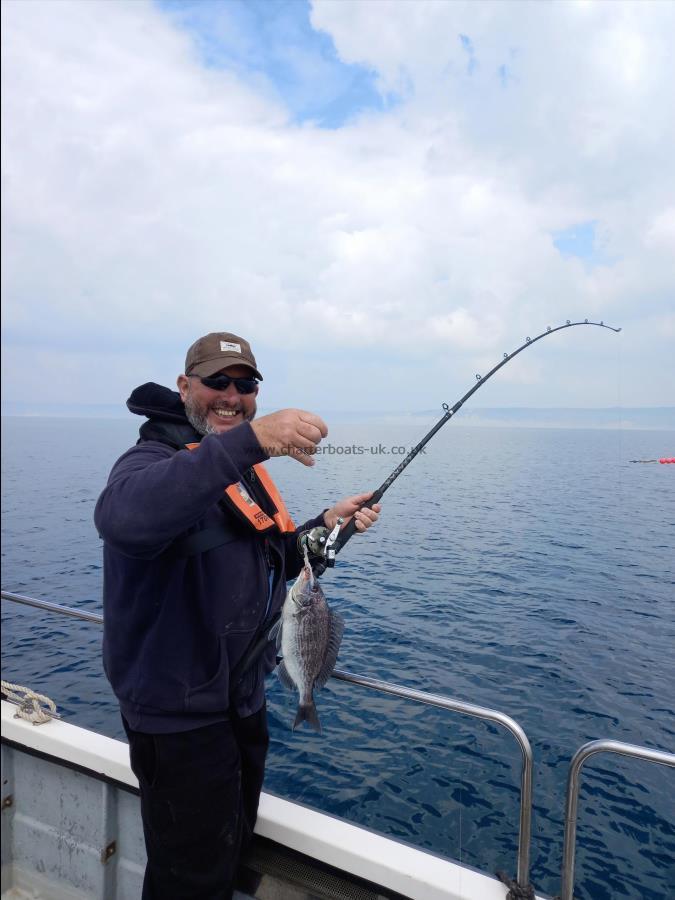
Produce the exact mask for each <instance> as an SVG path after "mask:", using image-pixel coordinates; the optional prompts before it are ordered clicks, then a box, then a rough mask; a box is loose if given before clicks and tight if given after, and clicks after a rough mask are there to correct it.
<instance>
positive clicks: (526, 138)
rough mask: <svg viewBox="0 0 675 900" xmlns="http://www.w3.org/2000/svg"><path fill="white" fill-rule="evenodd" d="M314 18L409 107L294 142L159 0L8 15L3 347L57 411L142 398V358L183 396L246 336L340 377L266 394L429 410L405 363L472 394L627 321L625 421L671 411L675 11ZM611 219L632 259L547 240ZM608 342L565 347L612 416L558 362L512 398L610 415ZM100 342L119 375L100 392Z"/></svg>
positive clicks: (613, 8) (307, 131) (408, 8)
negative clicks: (497, 373) (530, 337)
mask: <svg viewBox="0 0 675 900" xmlns="http://www.w3.org/2000/svg"><path fill="white" fill-rule="evenodd" d="M223 8H224V13H223V14H225V10H226V5H224V6H223ZM312 22H313V24H314V26H315V27H316V28H320V29H322V30H324V31H325V32H327V33H328V34H330V35H331V36H332V38H333V39H334V41H335V45H336V48H337V50H338V52H339V54H340V56H341V58H342V59H344V60H345V61H346V62H350V63H351V62H359V63H364V64H366V65H368V66H370V67H372V68H373V69H375V70H376V71H377V73H378V78H379V81H380V84H381V86H382V90H383V91H391V90H393V91H397V92H399V93H400V94H401V97H402V101H401V103H400V104H399V105H398V106H397V107H395V108H393V109H391V110H389V111H388V112H387V113H380V112H378V113H367V114H366V113H364V114H362V115H361V116H360V117H357V118H356V119H355V120H354V121H353V122H352V123H351V124H349V125H346V126H344V127H342V128H340V129H335V130H330V131H329V130H321V129H318V128H316V127H314V126H312V125H311V124H304V125H299V126H298V125H294V124H292V123H291V122H290V121H289V116H288V114H287V112H286V111H285V110H284V109H283V108H282V107H281V105H280V101H278V100H275V99H273V94H272V92H270V91H268V90H264V91H263V90H261V91H260V92H259V93H256V91H255V89H254V88H253V87H252V86H251V85H250V84H249V85H246V84H244V83H243V82H241V81H239V80H237V78H236V77H235V76H234V75H232V74H228V73H226V72H224V71H222V70H215V69H207V68H204V66H203V65H202V64H201V62H200V60H199V58H198V57H197V55H196V52H195V50H194V48H193V45H192V44H191V41H190V38H189V36H188V35H187V34H185V33H183V32H179V31H177V30H176V29H175V28H174V27H173V26H172V25H171V23H170V21H169V20H168V19H167V18H166V17H164V16H163V15H162V13H161V12H160V11H159V10H158V9H157V8H156V7H154V6H152V5H151V4H150V3H145V2H134V3H112V2H105V0H102V2H100V0H88V2H87V3H82V2H76V0H75V2H66V0H63V2H62V0H47V2H39V0H33V2H31V3H23V2H13V0H9V2H6V3H5V4H3V32H4V35H5V37H4V39H3V40H4V47H3V67H4V77H3V84H4V87H3V94H4V102H3V124H4V128H3V142H4V150H3V185H4V188H5V189H4V191H3V198H4V200H3V202H4V226H5V249H6V261H5V266H4V269H3V282H4V289H3V291H4V294H5V298H6V303H5V328H6V336H7V341H8V342H9V343H10V344H12V345H14V346H19V347H24V346H26V347H28V346H29V347H31V348H32V349H31V352H32V353H33V360H34V362H33V365H34V368H35V370H36V372H37V371H39V370H40V368H41V367H43V368H44V369H45V371H46V370H47V368H49V371H50V376H51V377H50V380H49V385H48V387H47V388H46V389H45V390H44V391H43V399H44V400H45V401H46V400H47V399H49V397H53V399H61V393H62V392H64V391H66V392H68V393H69V394H71V396H72V397H73V398H74V399H82V400H83V401H97V400H101V401H105V402H110V401H112V400H115V399H118V398H119V399H120V400H121V399H122V396H121V392H122V391H123V390H126V389H127V388H128V385H127V383H126V381H122V375H121V374H120V373H122V372H123V373H124V377H125V378H126V377H129V372H128V370H129V366H130V365H132V363H133V365H134V366H136V365H137V360H138V357H139V354H141V355H142V354H143V353H145V354H146V355H147V359H148V365H147V366H146V367H145V368H146V371H144V372H143V374H142V375H140V373H139V375H140V377H139V381H142V380H145V379H147V378H148V377H152V375H148V374H147V372H148V371H152V370H153V367H154V369H155V370H156V371H157V372H158V373H160V374H158V376H157V378H158V380H161V377H162V376H163V374H164V372H165V371H167V370H168V371H173V372H177V371H178V366H179V365H180V361H181V359H182V349H183V348H184V347H185V346H187V344H189V343H190V342H191V341H192V340H193V338H194V337H195V336H197V335H198V334H199V333H202V332H205V331H210V330H213V329H214V328H218V327H222V328H228V329H233V330H238V331H241V332H243V333H245V334H247V335H248V336H250V337H251V339H252V340H253V341H254V343H255V345H256V346H257V347H258V348H262V355H263V357H265V356H266V357H267V359H268V361H269V362H268V370H270V371H271V372H272V373H274V372H276V371H279V372H283V371H285V363H284V362H283V360H282V356H284V355H286V354H293V355H294V356H298V355H299V356H303V354H309V356H308V357H307V358H308V360H311V361H312V367H313V368H312V370H313V371H314V369H315V367H316V361H320V372H321V376H322V377H321V378H312V379H308V380H307V381H306V382H305V383H303V384H301V385H298V386H297V388H296V390H297V393H296V394H295V395H294V396H292V397H289V396H282V395H281V392H280V391H279V390H277V391H276V392H275V386H274V379H269V381H270V382H271V383H269V384H268V379H266V390H267V391H268V392H269V393H268V395H267V398H268V399H269V400H270V401H271V402H273V403H275V404H280V403H284V402H286V403H290V402H292V403H294V404H295V403H297V404H299V405H300V404H304V405H311V404H313V403H314V404H315V403H322V404H324V405H328V407H329V408H330V407H333V408H335V407H340V406H343V407H344V406H346V405H349V404H350V403H358V404H361V405H363V406H367V405H369V404H373V405H375V406H392V407H394V406H395V407H397V408H401V407H402V406H403V407H404V406H406V405H409V406H415V405H419V402H420V398H419V396H417V394H416V391H415V386H414V385H413V384H412V383H411V380H410V378H409V377H408V374H407V371H406V370H405V369H401V371H400V373H397V372H395V371H393V369H395V368H396V366H397V364H398V361H399V360H402V359H403V360H405V362H406V364H414V366H415V367H416V368H417V369H418V371H419V372H420V374H421V375H423V374H424V372H425V371H431V370H432V368H433V365H432V362H431V360H432V359H433V358H434V357H437V358H438V359H441V360H442V359H444V358H445V357H446V356H447V357H448V359H451V360H452V361H451V362H449V363H448V366H449V368H448V369H447V370H446V374H447V377H448V378H450V379H453V378H454V379H456V383H457V386H458V388H460V389H461V388H463V387H465V386H468V385H467V383H466V382H467V380H468V381H470V380H471V378H472V377H473V374H472V373H473V372H474V371H481V369H483V370H484V369H485V368H486V367H489V366H486V365H485V362H484V361H485V360H486V359H487V358H490V357H491V356H492V354H493V353H494V354H495V356H494V360H493V364H494V362H496V361H497V360H498V358H499V356H500V354H501V352H502V351H503V350H513V349H514V347H515V345H517V344H518V343H519V342H520V341H521V340H522V339H523V338H524V336H525V334H527V333H530V332H536V331H537V330H542V329H543V328H545V326H546V325H547V324H551V325H555V324H559V323H560V322H561V321H563V320H564V319H566V318H576V317H581V318H584V317H586V316H597V317H598V318H603V319H605V320H607V321H610V320H616V322H617V324H620V325H624V326H626V327H627V335H625V336H624V338H623V340H624V347H625V345H626V343H627V344H628V349H627V351H626V350H625V357H624V359H625V361H626V365H627V366H628V367H629V369H630V379H625V380H630V383H631V384H632V385H634V387H631V389H630V390H631V393H630V396H626V397H625V402H626V403H627V404H630V403H635V404H639V403H644V404H647V405H649V404H652V403H653V404H658V403H664V402H671V398H670V396H669V393H670V392H669V391H668V390H667V389H666V388H665V387H664V388H663V391H662V393H658V392H655V390H654V386H653V385H654V380H653V379H651V378H650V377H648V374H644V371H643V370H644V369H645V367H649V366H654V365H659V366H661V368H663V366H664V365H670V366H671V371H672V362H668V361H669V360H670V352H669V349H668V348H667V347H666V344H665V339H664V338H663V333H661V334H655V335H654V343H653V345H652V348H651V353H650V355H649V357H645V356H644V351H643V350H642V349H639V348H638V347H635V348H633V347H632V345H631V344H630V334H631V326H634V327H635V328H636V333H637V332H638V329H637V324H638V323H639V322H640V320H641V319H642V318H643V317H645V316H651V317H653V318H652V320H653V321H655V320H656V319H658V317H665V316H667V315H668V314H669V312H670V311H672V305H673V292H674V284H673V282H674V280H675V279H674V278H673V268H672V246H673V245H672V240H673V230H674V226H673V206H672V203H673V195H674V187H675V185H674V176H673V171H672V163H671V156H672V154H673V143H674V142H673V129H674V126H673V117H672V116H670V115H668V109H669V102H670V96H669V94H670V85H672V83H673V82H674V81H675V62H674V61H673V59H672V57H671V54H670V53H669V49H668V43H667V42H668V35H669V33H672V26H673V24H675V7H673V6H672V5H671V4H659V3H644V2H643V3H637V4H618V3H614V4H605V3H597V4H595V3H591V4H573V3H566V4H552V5H551V4H547V5H539V4H511V3H501V2H500V3H480V4H478V3H459V2H453V3H442V2H432V3H425V2H422V0H415V2H400V0H396V2H392V3H385V2H382V0H378V2H363V3H357V2H352V3H349V4H345V3H342V2H333V0H321V2H316V3H314V4H313V8H312ZM460 35H466V36H467V37H468V38H469V39H470V41H471V45H472V47H473V57H472V58H473V59H474V60H475V66H474V67H473V69H472V73H471V74H469V62H470V58H469V55H468V53H467V50H466V49H465V47H464V46H463V44H462V41H461V40H460ZM592 220H594V221H597V222H598V233H600V234H602V235H603V259H605V260H608V262H605V263H603V264H600V265H596V266H595V267H589V266H588V265H586V264H585V263H583V262H581V261H580V260H577V259H574V258H572V259H565V258H563V257H562V256H561V255H560V254H559V253H558V251H557V250H556V249H555V247H554V246H553V242H552V238H551V233H552V232H554V231H556V230H561V229H565V228H568V227H570V226H572V225H574V224H576V223H578V222H584V221H592ZM652 320H650V321H652ZM605 338H607V341H609V335H606V334H600V333H599V332H598V334H597V335H596V337H595V339H594V340H593V341H591V342H590V343H588V342H586V341H585V340H583V341H580V342H579V343H578V344H577V343H575V342H570V341H567V342H566V343H565V348H566V350H568V351H569V353H570V357H569V359H570V364H571V365H576V366H585V367H587V368H588V373H589V379H588V383H592V384H594V390H595V394H594V395H593V396H590V395H589V393H588V391H582V390H581V389H577V388H576V387H574V388H571V387H570V388H566V385H565V382H564V379H563V380H561V379H560V377H559V375H556V374H555V373H556V372H558V373H559V368H558V369H554V368H552V366H553V362H551V365H550V366H549V364H548V363H547V353H546V351H545V350H544V349H543V346H546V345H543V346H542V345H539V346H540V348H541V349H540V350H539V351H534V350H533V351H528V353H532V354H533V359H532V362H531V363H529V365H528V367H527V369H525V368H523V369H522V373H527V375H526V376H525V375H523V377H522V378H521V376H520V375H519V376H518V377H516V374H515V369H514V374H513V375H512V376H510V377H509V379H508V381H509V382H518V381H519V380H520V381H522V382H523V383H527V384H529V385H530V389H528V390H527V391H524V392H521V391H519V392H518V393H516V394H513V393H511V394H510V395H509V398H507V397H506V395H502V394H499V396H500V399H501V400H502V402H506V403H507V405H518V404H519V403H524V404H526V403H533V404H537V405H545V404H546V403H548V402H552V403H554V404H558V403H559V404H560V405H573V404H574V403H579V404H580V405H585V404H591V405H593V404H596V403H597V404H598V405H601V404H603V403H606V402H614V397H615V389H614V385H613V382H612V378H613V376H612V369H611V365H609V366H608V365H607V358H608V357H607V354H608V353H609V351H608V350H606V347H607V341H605V340H604V339H605ZM557 339H558V338H557V337H554V338H551V342H553V341H556V340H557ZM92 342H100V343H101V344H102V345H105V347H106V349H107V350H109V351H110V352H111V353H113V354H115V353H116V354H117V356H116V359H117V360H118V361H119V360H121V361H123V364H117V365H106V366H105V370H100V371H96V372H95V373H91V372H90V371H89V370H88V369H87V365H88V362H89V357H88V356H87V353H86V352H85V349H84V348H86V350H87V352H88V350H89V349H90V347H91V345H92ZM45 347H49V350H50V354H51V355H50V356H49V357H47V356H46V355H45V356H42V355H41V354H42V351H43V349H44V348H45ZM575 348H579V355H577V354H576V352H575ZM54 353H60V354H61V359H62V366H63V371H64V372H66V371H67V372H68V373H69V374H68V378H67V380H66V379H64V380H60V376H59V370H60V368H61V367H60V366H59V365H58V363H57V362H56V361H55V357H54ZM258 353H259V355H261V351H260V349H259V350H258ZM534 354H537V357H536V362H535V358H534ZM596 359H597V369H596V368H595V367H596ZM78 360H79V362H77V361H78ZM360 360H362V363H361V364H362V365H366V364H367V366H368V379H367V387H366V389H364V388H363V385H361V389H360V390H357V391H353V392H351V393H349V395H348V396H347V397H346V398H343V397H341V396H340V395H339V391H340V387H339V386H340V384H348V383H349V379H353V378H355V377H356V376H355V375H354V372H355V370H357V369H358V366H359V364H360V362H359V361H360ZM74 361H75V362H74ZM124 361H126V362H124ZM378 361H379V363H380V365H379V366H378V365H376V364H375V363H376V362H378ZM73 365H75V368H76V369H78V366H79V371H80V374H81V377H80V379H79V382H78V379H77V378H73V376H72V368H73ZM514 367H515V363H514ZM347 368H348V369H349V374H347V373H346V371H345V370H346V369H347ZM505 371H506V369H505ZM8 378H9V387H8V388H7V389H8V390H9V391H10V392H11V393H13V394H14V395H15V396H17V397H20V398H21V399H27V398H28V397H29V396H30V389H29V388H28V387H26V386H25V385H23V386H22V382H21V381H20V380H16V381H13V380H12V379H13V373H12V371H9V370H8ZM624 378H625V375H624ZM397 379H400V384H399V381H397ZM357 381H358V379H357ZM453 383H454V382H453ZM506 383H507V382H506V381H505V384H506ZM325 384H329V385H332V386H333V387H331V392H332V393H331V396H330V399H329V400H327V399H326V389H325ZM392 384H397V385H399V386H398V387H397V390H396V397H395V398H394V399H393V401H392V398H391V389H392ZM647 388H648V389H649V391H648V392H647ZM22 391H23V392H24V393H25V394H26V396H23V395H22ZM459 392H461V391H458V393H459ZM445 393H446V391H445V390H444V391H443V394H444V395H445ZM494 396H495V395H494V393H493V397H494ZM436 399H437V398H436V397H427V398H425V399H424V401H423V402H425V403H427V404H431V405H433V403H434V402H435V401H436Z"/></svg>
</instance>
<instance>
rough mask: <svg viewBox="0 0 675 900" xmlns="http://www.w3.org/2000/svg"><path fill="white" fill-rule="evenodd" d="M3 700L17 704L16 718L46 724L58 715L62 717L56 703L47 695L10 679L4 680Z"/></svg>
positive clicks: (34, 723)
mask: <svg viewBox="0 0 675 900" xmlns="http://www.w3.org/2000/svg"><path fill="white" fill-rule="evenodd" d="M2 694H3V700H4V699H7V700H9V702H10V703H14V704H16V706H17V707H18V709H17V711H16V712H15V713H14V718H15V719H26V721H27V722H32V723H33V725H44V723H45V722H49V721H50V720H51V719H53V718H54V717H56V718H57V719H58V718H60V716H59V714H58V713H57V711H56V703H54V701H53V700H50V699H49V697H46V696H45V695H44V694H37V693H36V692H35V691H31V689H30V688H27V687H24V686H23V685H22V684H11V683H10V682H9V681H3V682H2Z"/></svg>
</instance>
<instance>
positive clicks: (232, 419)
mask: <svg viewBox="0 0 675 900" xmlns="http://www.w3.org/2000/svg"><path fill="white" fill-rule="evenodd" d="M214 375H229V376H230V378H252V377H253V372H252V371H251V370H250V369H249V368H248V367H247V366H228V367H227V368H225V369H221V371H220V372H216V373H214ZM177 383H178V390H179V391H180V397H181V400H182V401H183V403H184V404H185V415H186V416H187V418H188V421H189V422H190V424H191V425H192V427H193V428H194V429H195V431H197V432H199V434H222V433H223V432H224V431H229V430H230V429H231V428H236V426H237V425H241V423H242V422H250V421H251V420H252V419H253V418H254V417H255V414H256V409H257V406H256V396H257V394H258V388H257V387H256V389H255V391H254V392H253V393H252V394H240V393H239V392H238V391H237V388H236V386H235V384H234V383H230V385H229V387H228V388H227V389H226V390H224V391H215V390H213V389H212V388H209V387H206V385H204V384H202V382H201V380H200V379H199V378H198V377H197V376H193V375H190V376H188V375H179V376H178V382H177Z"/></svg>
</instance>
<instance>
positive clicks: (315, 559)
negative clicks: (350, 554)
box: [298, 518, 344, 575]
mask: <svg viewBox="0 0 675 900" xmlns="http://www.w3.org/2000/svg"><path fill="white" fill-rule="evenodd" d="M343 521H344V520H343V519H341V518H340V519H338V520H337V522H336V523H335V528H333V530H332V531H331V530H330V529H328V528H326V527H325V526H322V525H317V526H316V527H315V528H311V529H310V530H309V531H301V532H300V534H299V535H298V550H299V551H300V553H301V554H302V555H303V556H304V554H305V551H307V555H308V556H309V561H310V564H311V566H312V571H313V572H314V574H315V575H323V573H324V572H325V571H326V569H329V568H332V567H333V566H334V565H335V554H336V552H337V549H336V547H335V544H336V541H337V538H338V535H339V534H340V526H341V525H342V523H343Z"/></svg>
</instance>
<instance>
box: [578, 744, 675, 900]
mask: <svg viewBox="0 0 675 900" xmlns="http://www.w3.org/2000/svg"><path fill="white" fill-rule="evenodd" d="M597 753H617V754H619V755H620V756H629V757H632V758H633V759H642V760H646V761H647V762H653V763H660V764H661V765H663V766H671V767H673V768H675V753H666V752H665V751H664V750H653V749H652V748H651V747H640V746H637V745H636V744H624V743H622V742H621V741H610V740H602V741H589V742H588V743H587V744H584V745H583V746H582V747H579V749H578V750H577V752H576V753H575V754H574V756H573V757H572V761H571V763H570V770H569V774H568V776H567V796H566V800H565V838H564V841H563V863H562V875H561V879H562V890H561V892H560V898H561V900H574V854H575V849H576V837H577V807H578V803H579V784H580V781H581V770H582V768H583V766H584V763H586V762H588V760H589V759H590V758H591V757H592V756H595V755H596V754H597Z"/></svg>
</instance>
